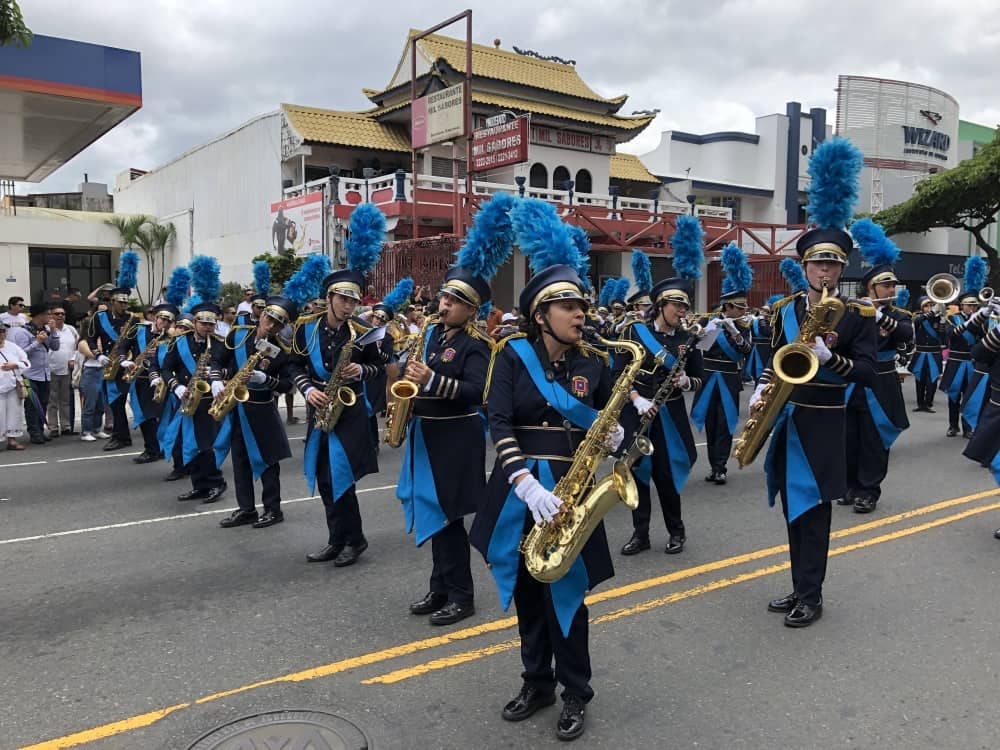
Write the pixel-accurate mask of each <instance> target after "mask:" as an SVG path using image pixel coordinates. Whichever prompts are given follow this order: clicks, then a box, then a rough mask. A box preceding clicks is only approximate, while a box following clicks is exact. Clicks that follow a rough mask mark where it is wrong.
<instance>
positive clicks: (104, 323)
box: [97, 312, 118, 344]
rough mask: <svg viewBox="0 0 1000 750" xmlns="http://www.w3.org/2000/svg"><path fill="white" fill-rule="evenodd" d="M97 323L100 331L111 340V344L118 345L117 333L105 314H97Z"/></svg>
mask: <svg viewBox="0 0 1000 750" xmlns="http://www.w3.org/2000/svg"><path fill="white" fill-rule="evenodd" d="M97 322H98V323H100V324H101V330H102V331H104V335H105V336H107V337H108V338H109V339H111V343H113V344H114V343H118V331H116V330H115V327H114V326H113V325H111V319H110V318H109V317H108V314H107V313H106V312H102V313H98V314H97Z"/></svg>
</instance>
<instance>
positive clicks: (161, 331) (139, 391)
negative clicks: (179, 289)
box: [121, 302, 177, 464]
mask: <svg viewBox="0 0 1000 750" xmlns="http://www.w3.org/2000/svg"><path fill="white" fill-rule="evenodd" d="M176 318H177V308H176V307H174V306H173V305H171V304H170V303H169V302H164V303H163V304H161V305H156V306H155V307H153V322H152V323H151V324H148V325H140V326H139V327H138V328H137V329H136V334H135V337H134V338H133V339H132V340H131V346H130V348H129V351H128V352H127V353H126V355H127V356H128V357H130V359H128V360H125V361H123V362H122V364H121V366H122V367H123V368H125V370H127V371H130V370H132V369H133V368H135V367H136V366H137V365H136V364H135V360H137V359H138V358H139V357H140V356H142V354H143V352H145V351H146V349H147V347H149V346H154V347H155V348H154V349H153V353H152V354H151V355H150V357H149V360H148V362H147V363H146V373H145V374H143V373H139V375H138V376H137V377H135V379H134V380H132V383H131V385H130V388H129V391H130V395H131V397H132V416H133V417H134V422H135V426H137V427H138V428H139V431H140V432H141V433H142V442H143V451H142V453H140V454H139V455H138V456H136V457H135V458H133V459H132V462H133V463H137V464H148V463H152V462H153V461H159V460H160V458H162V454H161V452H160V440H159V438H158V437H157V433H158V432H159V430H160V418H161V417H162V416H163V404H162V403H157V402H156V401H155V400H154V398H153V396H154V395H155V393H156V389H155V388H154V387H153V385H152V381H153V377H154V376H153V375H152V373H158V372H159V369H160V364H161V363H160V361H159V360H160V357H161V356H166V351H167V350H166V348H165V347H164V346H161V344H166V343H167V342H168V341H169V337H170V327H171V326H172V325H173V324H174V320H175V319H176Z"/></svg>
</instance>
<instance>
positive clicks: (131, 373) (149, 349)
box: [109, 337, 160, 383]
mask: <svg viewBox="0 0 1000 750" xmlns="http://www.w3.org/2000/svg"><path fill="white" fill-rule="evenodd" d="M159 345H160V338H159V337H156V338H153V339H150V341H149V343H148V344H146V348H145V349H143V350H142V352H141V353H140V354H139V356H138V357H136V358H135V362H133V363H132V369H131V370H128V371H127V372H126V373H125V374H124V375H122V381H123V382H125V383H131V382H132V381H134V380H135V379H136V378H138V377H139V374H140V373H141V372H142V371H143V370H144V369H146V366H147V365H148V364H149V358H150V357H152V356H153V353H154V352H155V351H156V347H157V346H159ZM109 364H110V363H109Z"/></svg>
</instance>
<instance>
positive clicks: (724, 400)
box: [691, 243, 753, 484]
mask: <svg viewBox="0 0 1000 750" xmlns="http://www.w3.org/2000/svg"><path fill="white" fill-rule="evenodd" d="M722 267H723V270H724V271H725V274H726V275H725V278H724V279H723V282H722V296H721V297H720V298H719V300H720V304H721V307H722V311H721V315H720V316H719V317H714V318H703V319H702V321H701V324H702V326H703V327H704V329H705V332H706V333H709V332H711V331H713V330H715V329H718V330H719V335H718V338H716V339H715V343H714V344H713V345H712V346H711V348H709V349H708V351H706V352H705V357H704V359H705V381H704V383H703V384H702V387H701V388H700V389H699V390H698V394H697V395H696V396H695V398H694V404H692V406H691V421H692V422H694V425H695V427H697V428H698V431H699V432H700V431H702V430H704V431H705V439H706V440H707V441H708V462H709V464H710V466H711V472H710V473H709V474H708V476H706V477H705V481H706V482H715V484H725V483H726V462H727V461H728V460H729V454H730V453H732V450H733V433H734V432H735V431H736V424H737V422H738V421H739V410H740V391H741V390H742V389H743V378H742V376H741V375H740V370H741V369H742V367H743V359H744V357H746V356H747V354H749V353H750V345H751V339H750V329H749V327H748V326H747V324H746V323H744V322H743V321H742V320H741V319H742V317H743V316H744V315H745V314H746V311H747V294H748V293H749V292H750V285H751V283H752V281H753V271H752V270H751V268H750V264H749V263H748V262H747V259H746V256H745V255H743V251H742V250H740V249H739V247H738V246H737V245H736V244H735V243H730V244H729V245H727V246H726V247H725V248H724V249H723V251H722Z"/></svg>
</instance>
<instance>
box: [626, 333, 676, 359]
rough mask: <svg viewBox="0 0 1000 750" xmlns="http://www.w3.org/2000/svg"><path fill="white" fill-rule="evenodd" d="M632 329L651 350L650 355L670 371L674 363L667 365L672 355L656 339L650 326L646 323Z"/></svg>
mask: <svg viewBox="0 0 1000 750" xmlns="http://www.w3.org/2000/svg"><path fill="white" fill-rule="evenodd" d="M632 328H634V329H635V332H636V333H638V334H639V340H640V341H641V342H642V345H643V346H644V347H646V349H648V350H649V353H650V354H652V355H653V357H654V358H655V359H656V360H657V361H658V362H659V363H660V364H661V365H663V366H664V367H666V368H668V369H669V368H671V367H673V366H674V362H673V361H671V362H670V363H669V364H668V363H667V360H668V359H670V358H671V357H672V355H671V354H670V352H668V351H667V348H666V347H665V346H664V345H663V344H661V343H660V342H659V341H658V340H657V339H656V336H654V335H653V332H652V331H650V330H649V326H647V325H646V324H645V323H636V324H635V325H634V326H632ZM674 335H676V334H674Z"/></svg>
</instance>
